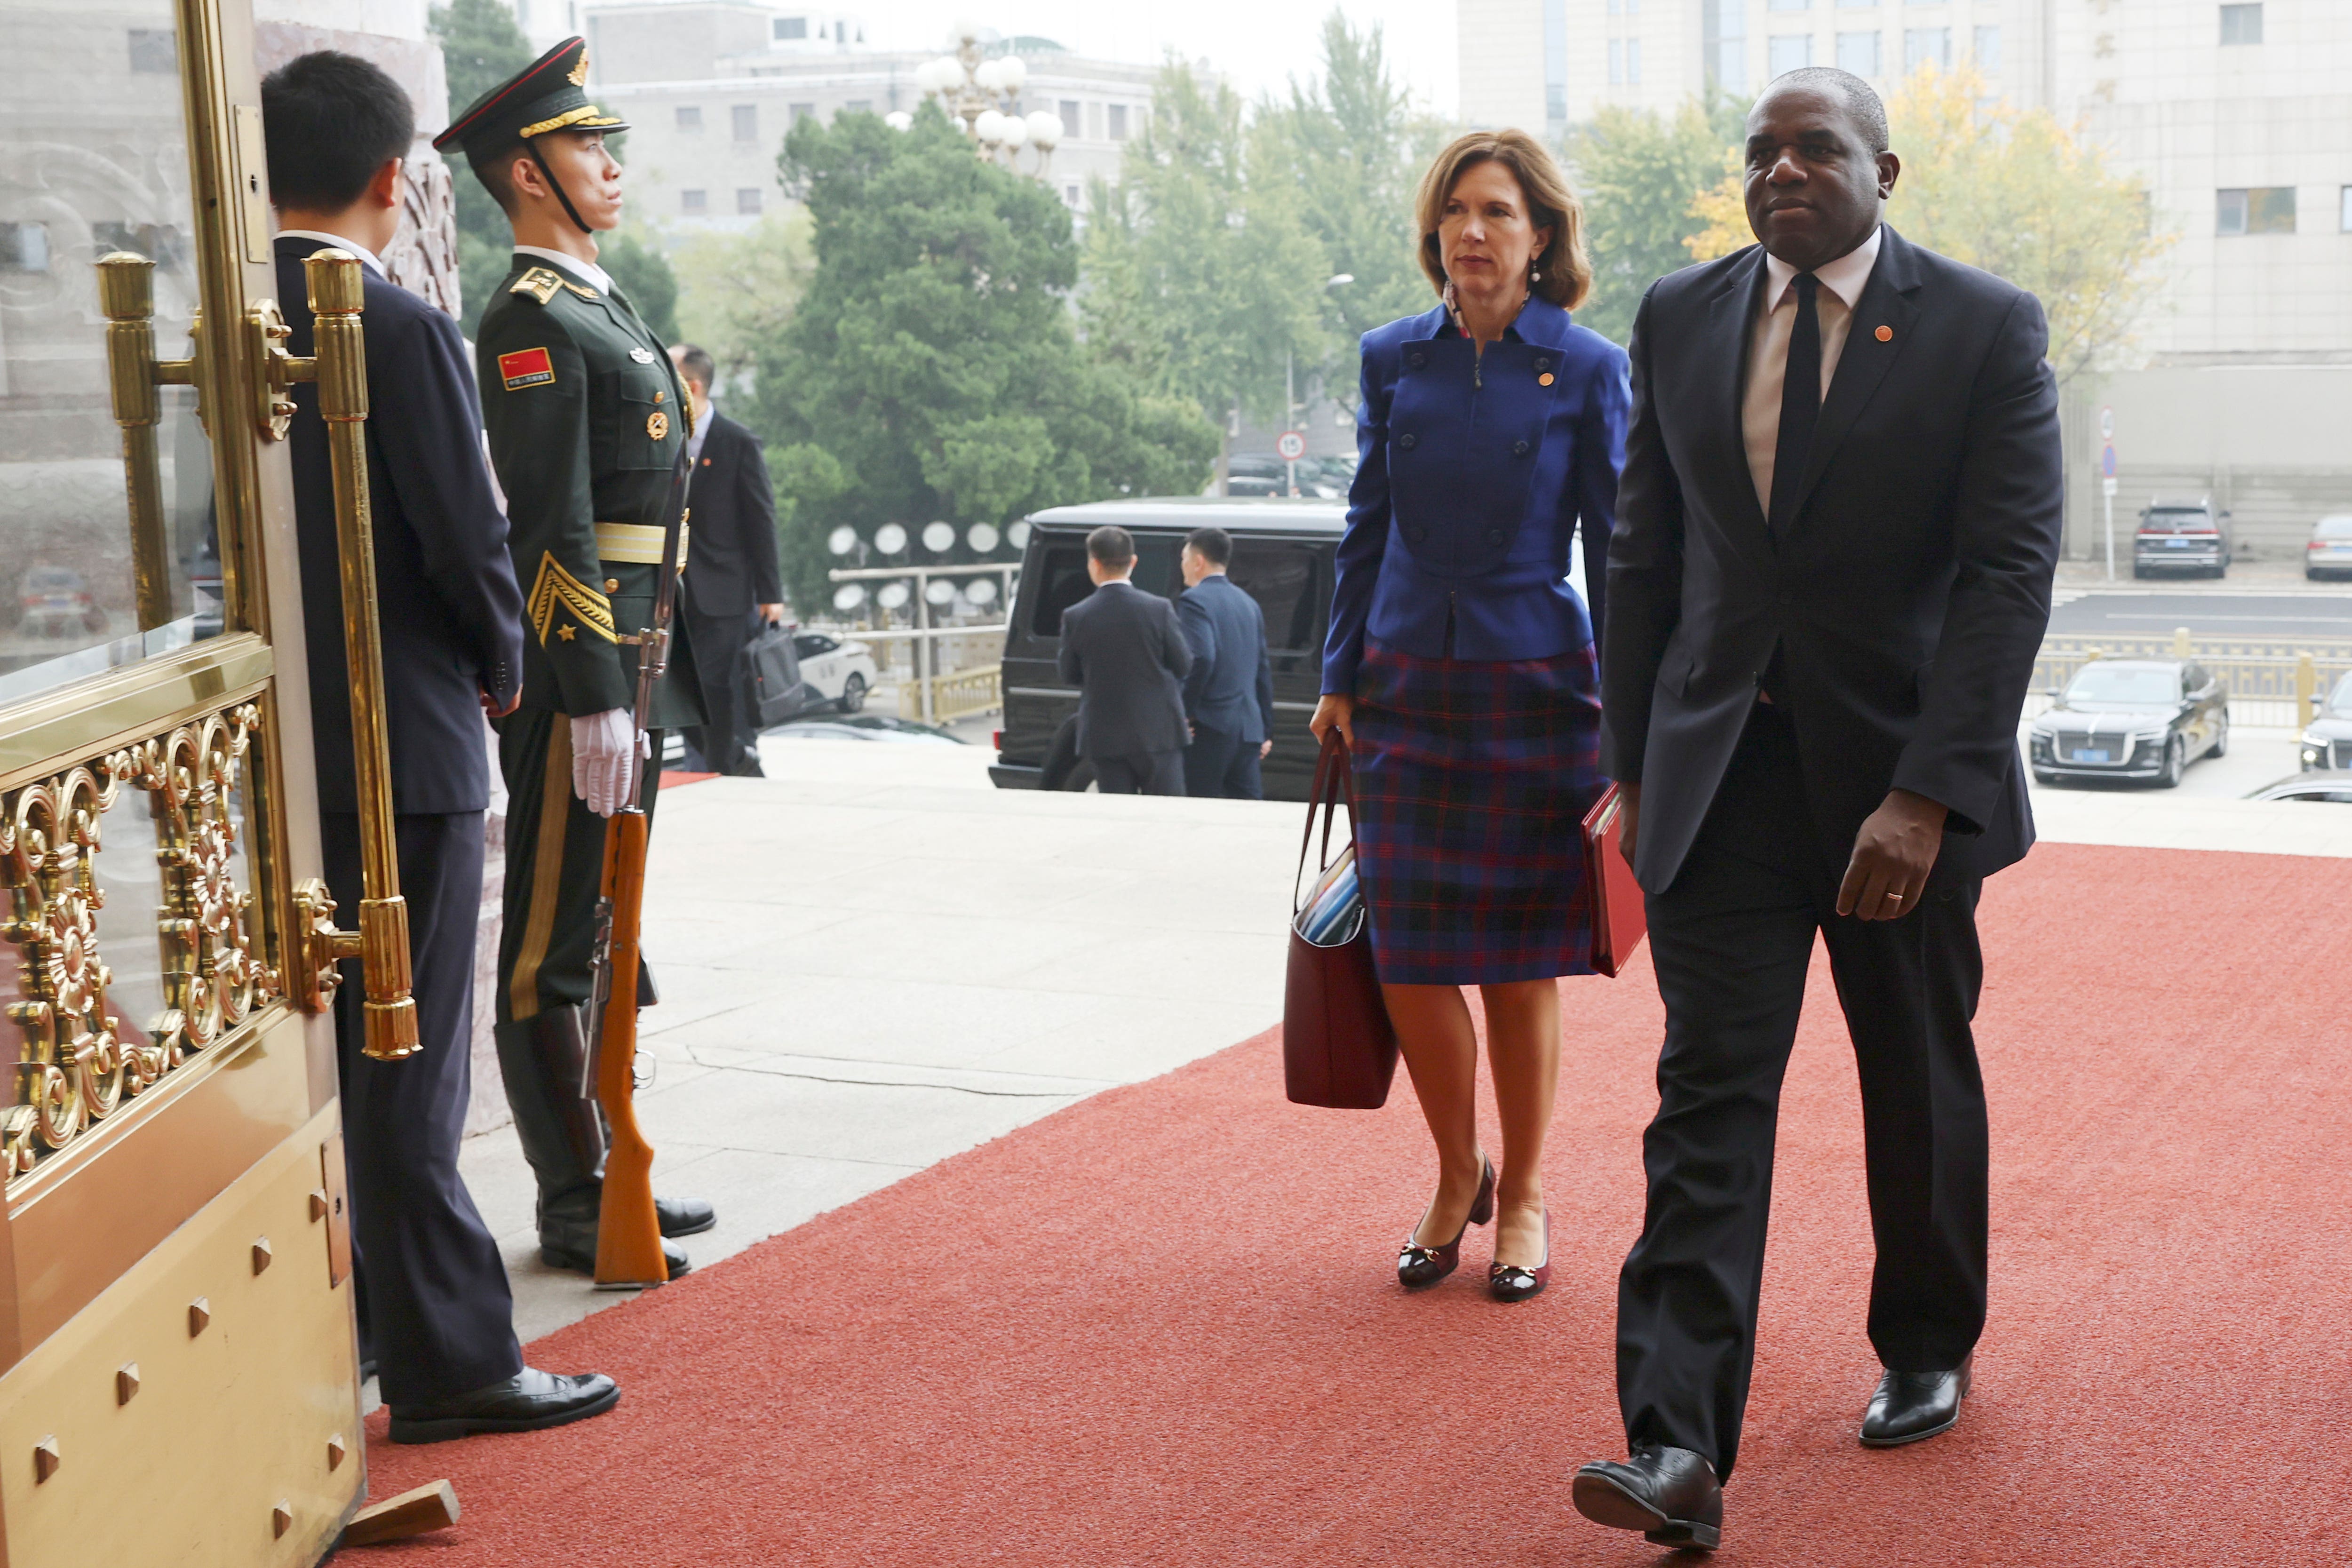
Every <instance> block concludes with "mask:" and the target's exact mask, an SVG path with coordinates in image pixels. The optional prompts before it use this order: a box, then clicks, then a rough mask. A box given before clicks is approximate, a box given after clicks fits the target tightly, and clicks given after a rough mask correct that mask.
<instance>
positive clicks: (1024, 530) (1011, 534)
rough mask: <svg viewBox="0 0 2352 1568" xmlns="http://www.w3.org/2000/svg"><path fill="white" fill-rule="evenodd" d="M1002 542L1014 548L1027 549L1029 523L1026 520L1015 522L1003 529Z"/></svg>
mask: <svg viewBox="0 0 2352 1568" xmlns="http://www.w3.org/2000/svg"><path fill="white" fill-rule="evenodd" d="M1004 542H1005V543H1007V544H1010V545H1011V546H1013V549H1015V550H1026V549H1028V548H1029V525H1028V524H1027V523H1026V522H1016V523H1014V524H1013V526H1012V527H1011V528H1008V529H1006V530H1005V531H1004Z"/></svg>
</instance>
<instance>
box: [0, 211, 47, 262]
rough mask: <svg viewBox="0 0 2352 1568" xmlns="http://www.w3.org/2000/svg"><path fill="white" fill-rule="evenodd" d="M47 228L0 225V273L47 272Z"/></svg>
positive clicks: (28, 224)
mask: <svg viewBox="0 0 2352 1568" xmlns="http://www.w3.org/2000/svg"><path fill="white" fill-rule="evenodd" d="M48 269H49V226H48V225H47V224H44V223H0V272H47V270H48Z"/></svg>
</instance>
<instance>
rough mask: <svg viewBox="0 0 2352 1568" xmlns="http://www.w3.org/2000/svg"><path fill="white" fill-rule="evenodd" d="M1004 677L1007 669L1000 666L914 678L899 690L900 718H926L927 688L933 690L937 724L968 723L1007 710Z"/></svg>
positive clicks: (932, 700) (933, 718)
mask: <svg viewBox="0 0 2352 1568" xmlns="http://www.w3.org/2000/svg"><path fill="white" fill-rule="evenodd" d="M1003 675H1004V666H1003V664H1002V663H998V664H983V665H979V666H976V667H975V668H971V669H955V670H950V671H949V672H948V673H947V674H945V675H935V676H932V677H931V678H930V679H929V680H924V679H919V678H912V677H910V678H908V679H906V680H905V681H903V682H901V683H900V685H899V687H898V717H900V718H901V719H920V718H921V717H922V716H923V694H924V693H923V689H924V688H925V687H926V686H928V687H929V688H930V699H931V700H930V712H931V719H932V720H933V721H935V722H940V723H945V722H947V721H950V720H955V719H968V718H970V717H971V715H973V714H975V713H992V712H994V711H996V710H998V709H1000V708H1002V707H1003V706H1004V686H1003Z"/></svg>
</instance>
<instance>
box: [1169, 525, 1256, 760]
mask: <svg viewBox="0 0 2352 1568" xmlns="http://www.w3.org/2000/svg"><path fill="white" fill-rule="evenodd" d="M1233 562H1234V541H1233V536H1232V535H1231V534H1229V533H1227V532H1226V531H1224V530H1223V529H1222V528H1196V529H1194V530H1193V531H1192V532H1191V533H1190V534H1189V535H1187V536H1186V537H1185V540H1184V552H1183V554H1182V556H1181V558H1180V559H1179V562H1178V564H1179V565H1180V566H1181V569H1182V571H1183V574H1184V596H1183V597H1182V598H1181V599H1179V600H1177V601H1176V621H1177V624H1178V625H1179V626H1182V627H1183V628H1184V641H1185V644H1186V646H1188V647H1190V648H1191V649H1192V674H1190V675H1188V676H1186V677H1185V678H1184V716H1185V718H1186V719H1187V720H1188V721H1190V722H1191V724H1192V744H1191V745H1189V746H1187V747H1185V748H1184V793H1185V794H1187V795H1213V796H1223V797H1224V798H1226V799H1228V800H1264V799H1265V782H1264V781H1263V780H1261V779H1260V778H1259V777H1258V771H1257V765H1258V763H1259V761H1260V760H1261V759H1263V758H1264V757H1265V754H1266V753H1267V752H1270V751H1272V750H1274V741H1273V738H1272V737H1273V735H1274V666H1273V665H1272V664H1271V663H1270V662H1269V661H1268V660H1267V658H1266V654H1265V610H1263V609H1261V608H1260V607H1259V605H1258V602H1257V601H1256V600H1255V599H1253V598H1251V597H1250V596H1249V595H1248V594H1247V593H1245V592H1244V591H1243V589H1242V588H1241V587H1240V586H1239V585H1237V584H1235V583H1234V580H1233V579H1232V578H1231V577H1228V576H1227V575H1225V570H1226V568H1227V567H1229V566H1231V565H1232V564H1233Z"/></svg>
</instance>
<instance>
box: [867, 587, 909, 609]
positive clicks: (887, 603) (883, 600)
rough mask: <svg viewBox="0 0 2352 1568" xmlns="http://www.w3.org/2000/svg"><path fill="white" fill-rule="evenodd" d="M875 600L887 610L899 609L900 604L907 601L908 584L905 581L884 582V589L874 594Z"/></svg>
mask: <svg viewBox="0 0 2352 1568" xmlns="http://www.w3.org/2000/svg"><path fill="white" fill-rule="evenodd" d="M874 602H875V603H876V604H878V605H881V606H882V607H883V608H884V609H886V610H895V609H897V608H898V606H899V605H903V604H905V603H906V602H907V584H904V583H885V584H882V591H881V592H880V593H879V594H877V595H874Z"/></svg>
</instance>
